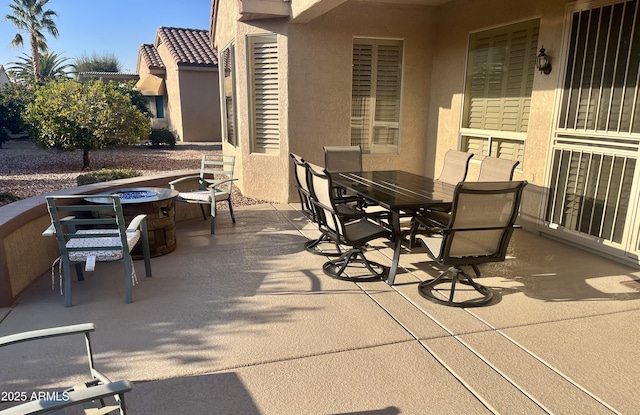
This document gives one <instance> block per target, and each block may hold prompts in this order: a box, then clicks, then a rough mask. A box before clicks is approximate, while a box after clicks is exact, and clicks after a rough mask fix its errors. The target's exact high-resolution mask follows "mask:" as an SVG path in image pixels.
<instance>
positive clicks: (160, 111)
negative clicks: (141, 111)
mask: <svg viewBox="0 0 640 415" xmlns="http://www.w3.org/2000/svg"><path fill="white" fill-rule="evenodd" d="M163 99H164V98H163V97H160V96H158V97H156V118H164V101H163Z"/></svg>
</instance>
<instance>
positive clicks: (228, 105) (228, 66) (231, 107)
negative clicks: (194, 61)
mask: <svg viewBox="0 0 640 415" xmlns="http://www.w3.org/2000/svg"><path fill="white" fill-rule="evenodd" d="M220 68H221V70H220V96H221V97H222V103H221V104H222V105H221V107H222V128H223V131H222V136H223V137H224V139H225V140H226V142H227V143H229V144H231V145H233V146H237V145H238V139H237V135H236V109H235V102H236V90H235V83H236V76H235V75H236V74H235V47H234V45H233V44H230V45H229V46H227V47H226V48H225V49H224V50H223V51H222V54H221V56H220Z"/></svg>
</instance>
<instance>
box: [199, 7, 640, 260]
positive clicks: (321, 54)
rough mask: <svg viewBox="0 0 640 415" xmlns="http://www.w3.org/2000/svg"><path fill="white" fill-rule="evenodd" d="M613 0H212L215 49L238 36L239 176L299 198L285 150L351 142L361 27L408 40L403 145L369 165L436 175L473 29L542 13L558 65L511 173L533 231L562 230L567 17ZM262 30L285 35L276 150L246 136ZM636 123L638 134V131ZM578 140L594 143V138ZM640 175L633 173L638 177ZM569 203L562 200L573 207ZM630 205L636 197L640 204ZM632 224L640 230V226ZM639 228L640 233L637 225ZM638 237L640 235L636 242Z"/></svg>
mask: <svg viewBox="0 0 640 415" xmlns="http://www.w3.org/2000/svg"><path fill="white" fill-rule="evenodd" d="M605 3H606V4H612V3H614V1H613V0H610V1H595V0H594V1H583V2H578V1H574V0H534V1H532V0H393V1H388V0H387V1H384V0H368V1H358V0H290V1H284V2H283V1H274V0H266V1H262V2H256V1H253V0H238V1H226V0H213V2H212V6H213V7H212V11H211V15H212V25H211V36H212V43H213V45H214V46H215V47H216V48H218V49H219V50H222V49H223V48H225V47H226V46H227V45H229V44H230V43H231V42H233V43H234V45H235V70H236V84H235V85H236V89H235V92H236V111H237V123H238V125H237V131H236V133H237V138H238V145H237V146H234V145H231V144H229V143H224V142H223V148H224V151H225V153H229V154H235V155H237V157H238V164H237V169H238V171H239V177H240V179H241V180H240V181H239V182H238V185H239V187H240V188H241V189H242V191H243V192H244V193H245V194H246V195H247V196H250V197H257V198H261V199H266V200H271V201H276V202H285V201H297V197H298V196H297V193H296V192H295V189H294V181H295V179H294V177H293V174H292V173H293V170H292V167H291V162H290V160H289V158H288V157H287V155H288V153H289V152H294V153H296V154H298V155H300V156H302V157H303V158H305V159H306V160H308V161H310V162H312V163H316V164H320V165H322V164H323V150H322V148H323V146H325V145H350V143H351V140H350V134H351V130H350V117H351V105H352V102H351V99H352V97H351V87H352V63H353V40H354V38H356V37H358V38H377V39H398V40H402V41H403V69H402V89H401V110H400V137H399V147H398V148H399V151H398V153H397V154H365V155H364V159H363V163H364V168H365V170H384V169H402V170H407V171H411V172H415V173H422V174H424V175H426V176H430V177H437V175H438V174H439V172H440V170H441V168H442V162H443V158H444V154H445V153H446V151H447V150H449V149H461V142H460V140H461V133H460V129H461V125H462V114H463V105H464V91H465V82H466V79H465V78H466V67H467V56H468V48H469V39H470V36H471V35H472V34H473V33H476V32H485V31H488V30H490V29H494V28H499V27H504V26H507V25H511V24H516V23H521V22H525V21H531V20H536V21H538V22H539V26H538V28H539V31H538V35H537V36H538V40H537V48H536V50H538V49H540V48H541V47H542V46H544V48H545V49H546V52H547V54H548V55H549V56H550V58H551V62H552V65H553V70H552V71H551V73H550V74H543V73H541V72H539V71H537V70H535V73H534V76H533V81H532V85H533V86H532V94H531V103H530V110H529V118H528V129H527V130H526V133H524V134H525V138H524V140H525V141H524V158H523V160H522V162H521V164H520V165H519V166H518V168H517V170H516V173H515V177H514V178H515V179H516V180H527V181H528V183H529V184H528V186H527V187H526V188H525V195H524V198H523V203H522V206H521V223H522V224H523V225H524V226H525V227H526V228H527V229H528V230H531V231H545V232H546V231H548V232H549V233H554V234H555V230H554V229H552V227H550V226H547V225H548V224H546V223H544V222H545V211H546V208H547V207H546V197H547V193H548V192H549V183H550V175H551V173H550V172H551V167H550V166H551V161H552V160H551V154H552V149H553V147H552V146H553V143H554V137H555V136H554V134H557V121H556V119H557V115H556V114H557V113H558V112H559V98H560V97H561V93H562V87H563V82H564V75H565V71H566V70H567V68H565V67H566V61H567V55H566V52H565V49H566V47H567V44H568V40H569V37H570V36H569V35H570V31H569V29H570V26H569V25H568V24H567V22H568V18H569V16H570V11H573V10H575V9H577V8H578V7H584V8H585V9H589V8H597V7H600V6H602V5H603V4H605ZM615 3H624V0H616V2H615ZM629 4H631V3H629ZM632 6H633V7H635V3H633V4H632ZM259 33H275V34H277V39H278V47H279V49H278V53H279V56H278V58H279V67H280V72H279V76H280V85H279V87H280V95H279V96H280V101H279V104H280V109H281V111H280V113H281V118H280V150H279V154H275V155H268V156H266V155H262V154H254V153H252V149H251V147H250V142H251V139H252V138H251V125H250V118H251V113H250V110H251V108H250V102H251V101H250V98H251V97H250V91H249V89H250V88H249V85H250V84H249V82H248V81H249V79H248V76H249V69H250V68H248V67H247V62H248V51H247V42H248V40H247V39H248V38H249V37H250V36H252V35H255V34H259ZM632 86H633V85H632ZM636 87H637V80H636ZM631 89H633V88H631ZM634 128H636V127H634ZM633 134H636V135H637V131H634V132H633ZM631 138H632V139H633V137H631ZM223 141H224V138H223ZM582 151H585V154H586V153H588V152H589V151H590V150H589V149H588V148H587V149H583V150H582ZM612 154H613V155H614V156H615V155H616V154H615V153H612ZM624 157H630V158H631V159H632V161H634V162H635V159H636V158H637V157H636V156H635V155H633V154H632V155H628V154H625V155H624ZM479 167H480V160H473V161H472V162H471V165H470V170H469V174H468V177H469V178H471V180H473V178H474V177H476V176H477V174H478V171H479ZM637 185H638V183H636V181H634V186H637ZM570 196H571V197H573V196H572V195H570ZM585 199H586V197H585ZM567 203H570V202H567ZM567 206H569V205H564V206H562V207H561V208H563V209H572V208H571V207H570V206H569V207H567ZM634 206H636V205H632V206H631V208H630V209H636V210H638V211H640V209H638V208H636V207H634ZM623 213H624V212H623ZM637 216H638V217H640V213H639V214H638V215H637ZM638 217H636V218H635V219H634V218H633V217H632V216H631V215H628V219H627V221H626V225H625V226H626V229H629V227H631V226H637V225H634V223H637V221H638ZM574 231H575V230H574ZM630 232H636V233H638V234H639V235H640V231H634V230H631V231H630ZM574 233H575V232H574ZM592 236H594V235H586V236H585V235H577V236H576V235H574V236H572V238H573V241H575V242H576V243H580V244H582V243H583V242H582V241H583V240H587V239H588V240H589V241H588V243H589V244H590V247H594V249H595V250H598V249H599V246H600V245H602V243H601V240H599V239H598V236H595V237H592ZM561 237H562V235H561ZM636 239H638V240H640V236H638V237H636ZM629 241H631V239H629ZM614 245H615V244H614ZM639 246H640V243H636V244H635V247H639ZM623 248H624V247H623ZM615 249H619V248H618V247H615ZM624 249H627V253H629V252H631V251H634V250H635V251H639V250H640V248H634V245H633V242H630V243H629V245H627V247H626V248H624ZM629 256H630V257H631V259H632V260H634V259H633V258H634V257H636V258H637V257H640V256H639V255H638V252H635V253H633V252H631V254H630V255H629Z"/></svg>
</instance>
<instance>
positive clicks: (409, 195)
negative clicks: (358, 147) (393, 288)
mask: <svg viewBox="0 0 640 415" xmlns="http://www.w3.org/2000/svg"><path fill="white" fill-rule="evenodd" d="M331 180H332V182H333V185H334V186H338V187H341V188H343V189H346V190H348V191H351V192H353V193H355V194H356V195H358V196H360V197H362V198H363V199H365V200H367V201H368V202H371V203H375V204H377V205H379V206H382V207H384V208H386V209H388V210H389V212H390V219H389V221H390V224H391V227H392V229H393V234H394V239H395V248H394V252H393V261H392V263H391V269H390V270H389V277H388V278H387V284H389V285H393V283H394V281H395V276H396V272H397V270H398V262H399V260H400V252H401V251H402V240H403V233H402V229H401V228H400V217H401V216H413V215H414V214H415V213H416V212H417V211H418V210H420V209H424V208H440V209H442V208H445V209H446V208H450V207H451V202H452V200H453V193H454V191H455V186H454V185H452V184H448V183H444V182H440V181H438V180H434V179H432V178H430V177H426V176H421V175H418V174H414V173H409V172H406V171H403V170H375V171H362V172H350V173H332V174H331Z"/></svg>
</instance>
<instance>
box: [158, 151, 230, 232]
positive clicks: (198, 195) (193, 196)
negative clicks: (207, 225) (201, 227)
mask: <svg viewBox="0 0 640 415" xmlns="http://www.w3.org/2000/svg"><path fill="white" fill-rule="evenodd" d="M234 165H235V156H228V155H220V154H205V155H203V156H202V161H201V163H200V174H199V175H197V176H185V177H181V178H179V179H176V180H173V181H170V182H169V186H171V188H172V189H174V190H178V191H179V192H180V194H179V195H178V197H177V198H176V199H175V200H176V202H183V203H195V204H198V205H199V206H200V212H202V218H203V219H204V220H207V214H206V213H205V211H204V205H210V216H211V235H213V234H215V230H216V203H217V202H224V201H226V202H227V204H228V206H229V213H230V214H231V221H232V222H233V223H236V217H235V215H234V213H233V204H232V198H231V194H232V190H233V181H234V180H236V179H234V178H233V168H234ZM196 181H197V185H195V186H192V188H191V189H188V190H180V188H182V187H183V186H184V185H185V184H186V183H196Z"/></svg>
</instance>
